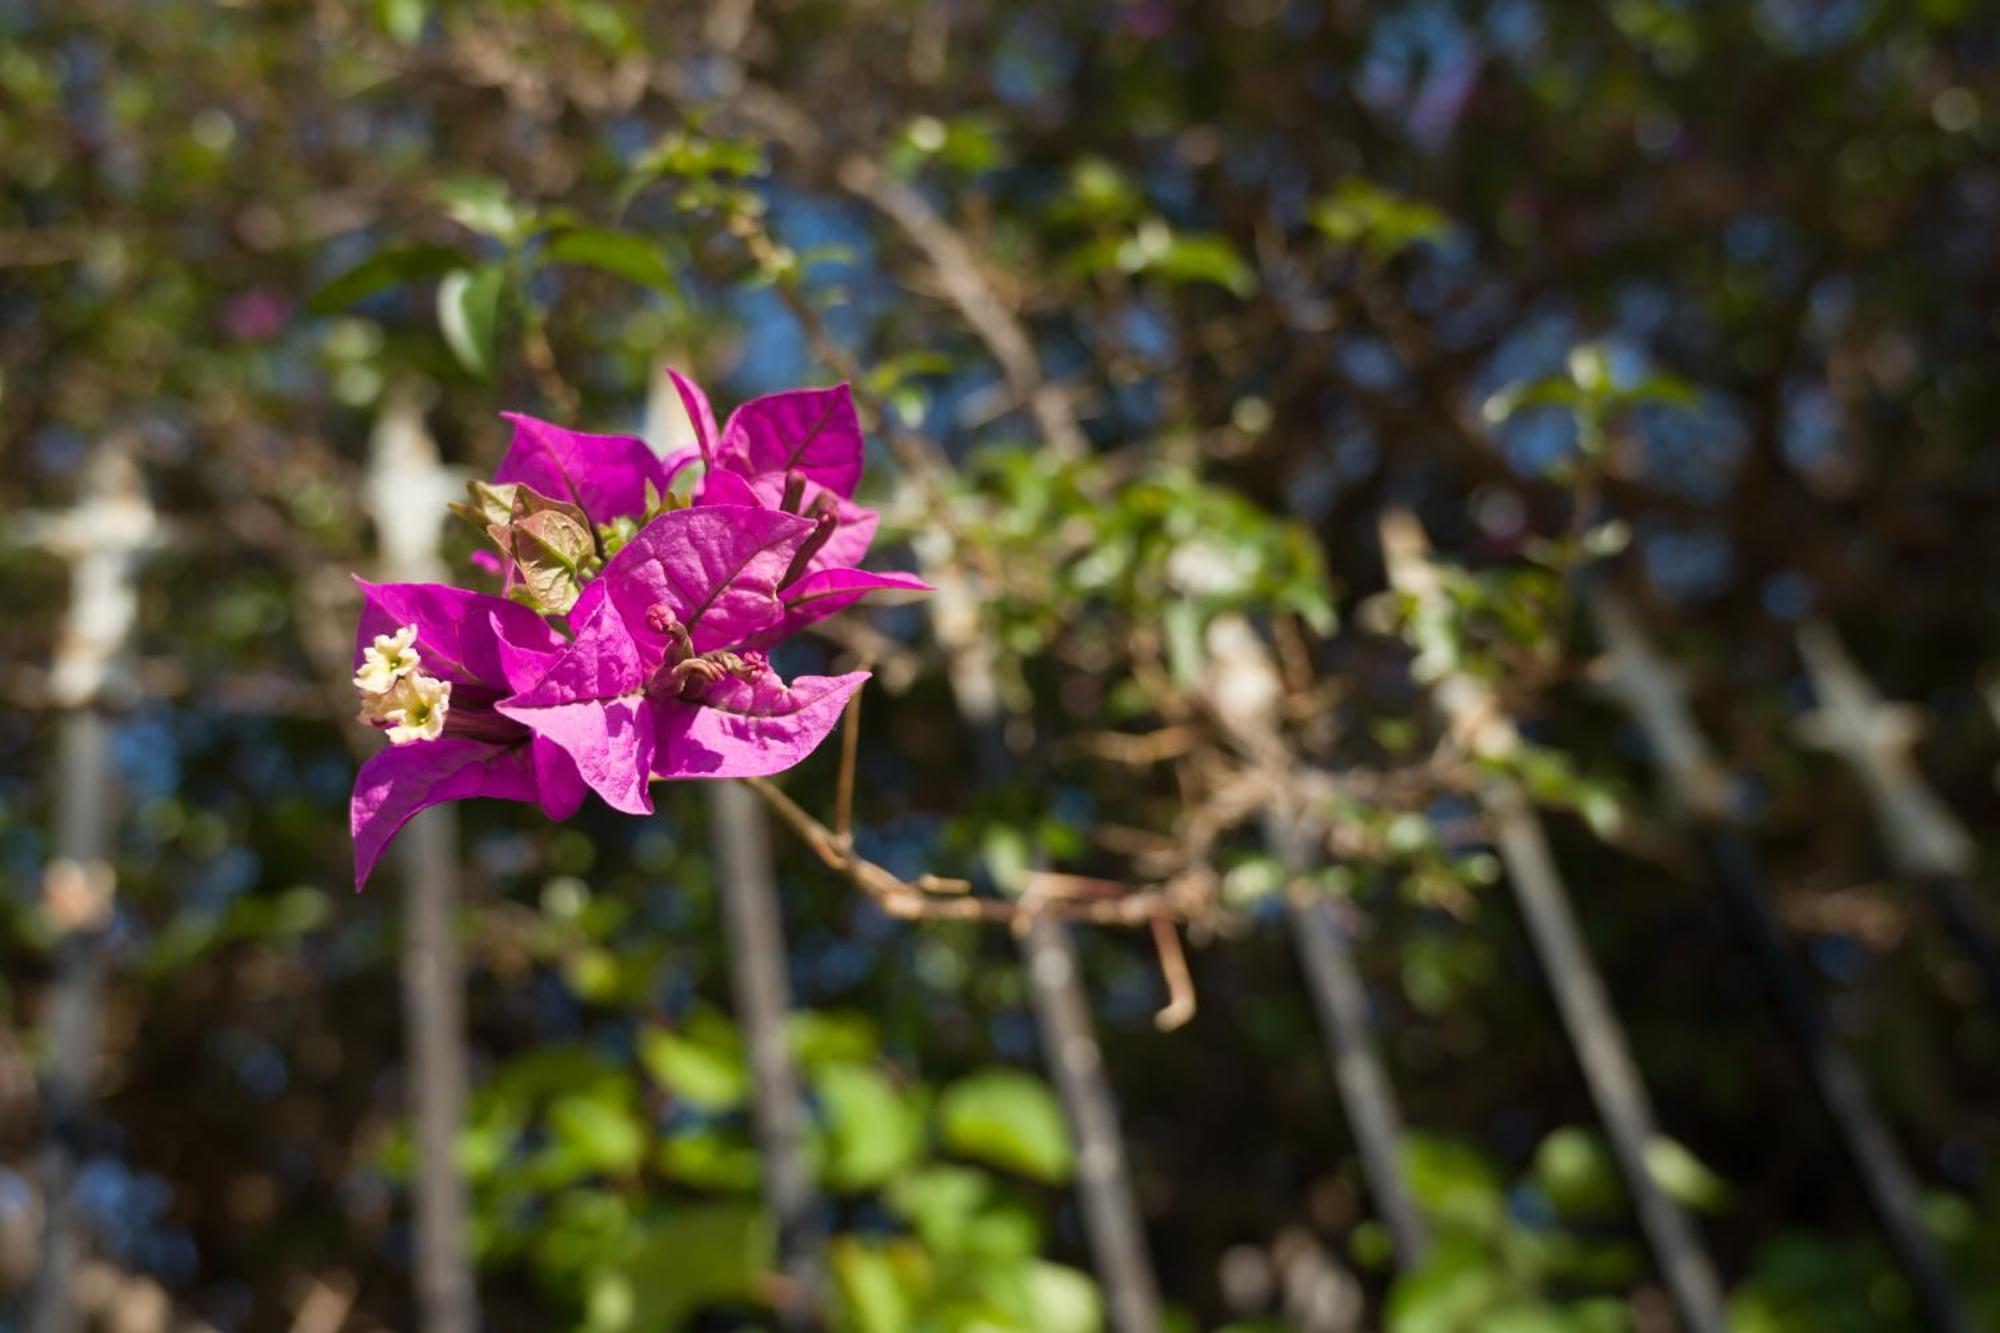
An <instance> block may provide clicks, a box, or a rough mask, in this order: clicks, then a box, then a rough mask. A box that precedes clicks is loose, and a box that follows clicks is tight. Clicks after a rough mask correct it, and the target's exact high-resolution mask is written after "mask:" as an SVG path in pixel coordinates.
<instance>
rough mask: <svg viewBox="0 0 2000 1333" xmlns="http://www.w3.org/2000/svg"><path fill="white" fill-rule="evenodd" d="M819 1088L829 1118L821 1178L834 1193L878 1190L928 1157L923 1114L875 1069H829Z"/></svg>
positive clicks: (848, 1065) (845, 1064) (846, 1065)
mask: <svg viewBox="0 0 2000 1333" xmlns="http://www.w3.org/2000/svg"><path fill="white" fill-rule="evenodd" d="M813 1086H814V1090H815V1091H816V1092H818V1094H819V1100H820V1106H821V1108H822V1110H823V1112H824V1114H825V1118H826V1120H825V1132H826V1138H825V1157H824V1160H823V1162H822V1165H821V1173H822V1175H823V1176H824V1178H825V1180H826V1183H827V1184H828V1185H829V1186H830V1187H832V1188H833V1189H835V1190H838V1191H841V1192H843V1193H853V1192H856V1191H859V1190H867V1189H874V1188H875V1187H876V1186H878V1185H880V1184H882V1183H883V1182H884V1181H886V1180H888V1179H889V1178H890V1177H891V1176H893V1175H895V1174H896V1173H897V1172H898V1171H900V1170H902V1169H903V1168H904V1167H906V1166H908V1165H909V1164H910V1163H911V1162H913V1161H915V1160H916V1158H917V1156H918V1154H919V1153H921V1152H922V1151H923V1146H924V1121H923V1112H922V1110H921V1109H920V1108H919V1107H918V1106H916V1105H915V1104H913V1102H912V1101H911V1099H910V1098H909V1097H907V1096H905V1095H904V1094H903V1092H902V1091H900V1090H899V1089H898V1088H897V1087H896V1086H895V1084H893V1083H891V1082H890V1081H889V1079H888V1078H887V1076H885V1075H884V1074H883V1073H882V1071H881V1070H879V1069H877V1068H875V1067H874V1066H873V1065H867V1064H861V1063H858V1062H852V1061H839V1062H835V1063H830V1064H827V1065H825V1066H824V1067H822V1068H821V1069H820V1070H819V1072H818V1074H817V1076H816V1077H815V1078H814V1080H813Z"/></svg>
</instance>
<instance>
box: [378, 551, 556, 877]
mask: <svg viewBox="0 0 2000 1333" xmlns="http://www.w3.org/2000/svg"><path fill="white" fill-rule="evenodd" d="M355 582H356V583H357V584H358V585H359V586H360V588H361V596H362V606H361V623H360V627H359V630H358V632H357V634H356V637H355V649H354V665H355V667H356V669H357V675H358V674H359V673H360V669H361V668H362V667H363V666H364V662H365V659H366V657H367V655H368V653H369V651H370V650H369V645H370V643H371V642H373V641H374V640H375V639H376V638H377V636H387V635H394V634H396V633H397V632H398V631H400V630H402V629H404V628H405V627H407V626H415V627H416V634H415V636H414V639H413V642H412V643H411V650H412V655H413V656H414V658H415V659H416V660H417V663H418V665H417V666H416V667H415V668H414V670H415V671H420V672H422V673H424V674H425V675H427V676H430V677H434V678H435V679H437V680H439V681H442V682H445V683H446V684H447V685H448V686H449V696H450V702H449V705H448V707H447V708H446V709H445V710H444V716H443V717H442V720H441V727H440V728H439V734H438V735H436V736H435V738H433V739H428V740H412V741H409V742H407V743H401V744H392V745H390V746H389V748H387V749H385V750H383V751H381V752H379V753H378V754H375V755H374V756H372V757H371V758H370V759H369V760H368V761H367V762H366V763H364V764H363V765H362V766H361V772H360V773H359V774H358V775H357V776H356V778H355V782H354V796H353V800H352V802H351V805H350V808H349V824H350V828H351V831H352V833H353V836H354V887H355V888H357V889H359V888H360V887H361V886H362V884H363V883H364V882H365V881H366V880H367V878H368V875H369V872H370V871H371V870H373V869H374V868H375V862H376V861H377V860H378V859H380V857H381V855H382V851H383V849H384V848H385V847H387V846H388V845H389V840H390V839H391V838H393V837H394V836H395V835H396V831H397V830H398V829H400V828H402V826H403V825H404V824H406V823H408V822H409V820H410V818H411V816H413V815H415V814H416V813H417V812H418V811H419V810H423V809H426V808H427V807H429V806H433V805H437V804H439V803H441V802H444V801H463V800H469V799H471V798H473V797H475V796H491V797H496V798H498V799H501V800H507V801H532V802H535V803H537V804H539V805H540V806H541V807H542V810H543V812H544V813H546V814H547V815H548V816H549V818H551V819H567V818H569V817H570V816H571V815H573V814H575V813H576V810H577V807H578V806H579V805H581V804H582V803H583V795H584V783H583V780H582V778H581V777H579V776H578V774H577V769H576V765H575V763H574V762H572V761H571V759H570V757H569V755H568V754H567V753H566V752H565V751H564V750H563V749H562V748H561V747H560V746H557V745H555V744H553V743H552V742H550V741H548V740H545V739H542V738H540V737H537V736H536V735H535V734H534V733H533V732H532V731H530V730H529V729H528V728H527V727H524V726H522V725H521V724H520V723H518V722H514V721H512V720H510V719H508V718H506V717H503V716H502V715H501V714H499V713H498V712H496V711H495V710H494V707H493V705H494V704H495V703H496V702H498V701H499V700H500V699H502V698H504V697H506V696H508V695H511V694H513V693H515V692H516V691H518V690H521V689H524V688H526V687H528V686H530V685H532V684H534V683H535V682H536V681H538V680H540V679H541V677H542V674H543V673H544V672H545V671H547V669H548V668H549V667H550V666H551V665H553V664H554V663H555V661H556V659H557V657H558V656H559V655H560V654H561V652H562V651H563V649H565V648H566V647H567V646H568V645H567V644H566V643H565V641H564V640H563V637H562V636H561V635H560V634H558V633H556V632H555V630H554V629H553V628H552V627H551V626H550V625H549V623H548V622H547V621H546V620H543V619H542V618H541V617H540V616H538V615H536V614H535V613H534V612H533V611H530V610H529V609H528V608H526V607H525V606H519V605H516V604H515V603H513V602H508V601H503V600H501V599H500V598H498V597H488V596H486V595H485V594H483V593H476V592H466V591H464V590H463V589H459V588H448V587H445V586H443V585H441V584H430V583H368V582H365V581H364V580H361V579H356V580H355Z"/></svg>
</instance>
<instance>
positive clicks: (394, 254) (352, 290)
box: [306, 245, 465, 315]
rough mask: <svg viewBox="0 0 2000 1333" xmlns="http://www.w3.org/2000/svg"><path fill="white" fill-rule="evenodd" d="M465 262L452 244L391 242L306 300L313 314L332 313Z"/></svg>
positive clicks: (309, 310)
mask: <svg viewBox="0 0 2000 1333" xmlns="http://www.w3.org/2000/svg"><path fill="white" fill-rule="evenodd" d="M464 262H465V260H464V258H463V257H462V256H461V255H460V254H459V253H458V251H456V250H454V249H452V248H451V247H450V246H445V245H395V246H390V247H388V248H387V249H384V250H378V251H376V252H375V253H374V254H372V255H370V256H369V257H368V258H366V259H364V260H362V261H361V262H360V263H359V264H356V265H355V266H354V267H353V268H351V269H349V270H347V272H345V273H343V274H341V275H340V276H339V277H337V278H335V279H334V280H333V281H332V282H329V283H328V284H326V286H324V287H322V288H320V289H319V290H318V291H317V292H314V293H313V295H312V298H311V299H310V300H309V301H307V302H306V310H307V313H309V314H314V315H329V314H332V313H333V312H334V311H336V310H345V309H346V308H347V307H348V306H351V305H353V304H354V303H355V302H357V301H361V300H365V299H367V298H368V297H370V296H373V295H375V293H377V292H380V291H386V290H388V289H389V288H391V287H395V286H399V285H401V284H403V283H406V282H420V281H422V280H424V279H426V278H435V277H437V276H438V275H439V274H441V273H447V272H449V271H450V270H452V269H453V268H456V267H457V266H459V265H460V264H463V263H464Z"/></svg>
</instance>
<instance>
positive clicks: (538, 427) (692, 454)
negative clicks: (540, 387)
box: [493, 412, 702, 527]
mask: <svg viewBox="0 0 2000 1333" xmlns="http://www.w3.org/2000/svg"><path fill="white" fill-rule="evenodd" d="M502 415H503V416H505V417H506V418H507V420H509V421H511V422H513V423H514V439H513V441H512V442H511V443H510V444H509V445H508V446H507V453H506V456H505V457H503V458H502V459H501V460H500V467H499V470H498V471H496V472H495V473H494V474H493V480H494V482H495V483H496V484H498V485H506V484H508V483H520V484H522V485H525V486H528V487H531V488H532V489H534V490H536V491H538V492H540V493H541V494H543V495H545V496H547V497H549V498H550V499H552V500H560V501H563V502H564V503H567V504H573V505H575V506H576V507H577V508H578V509H581V510H582V511H583V512H584V514H585V516H586V517H588V518H589V520H590V521H591V522H592V523H593V524H595V525H597V526H598V527H608V526H610V525H612V524H615V523H616V522H617V521H618V520H619V519H621V518H634V519H636V518H638V517H639V516H641V515H643V514H644V513H645V512H646V509H647V504H648V494H647V490H648V488H649V487H650V488H651V491H652V494H653V495H654V496H660V495H665V494H666V493H667V490H668V488H669V487H671V486H672V485H673V481H674V477H675V476H676V475H677V474H678V473H679V472H680V470H681V469H682V468H684V467H686V466H687V465H688V464H690V463H692V462H694V461H695V459H696V458H698V457H701V456H702V455H700V454H699V453H698V452H697V451H695V450H692V449H682V450H679V451H677V452H675V453H673V454H670V455H668V456H667V457H665V458H661V457H660V456H659V455H658V454H655V453H654V452H653V450H652V449H651V447H650V446H648V445H647V443H646V442H645V441H644V440H641V439H638V438H636V437H634V436H631V435H590V434H586V433H584V432H583V431H575V430H566V429H564V428H563V427H561V426H557V425H553V424H551V423H550V422H547V421H538V420H536V419H535V418H534V417H531V416H526V415H523V414H522V413H519V412H506V413H503V414H502Z"/></svg>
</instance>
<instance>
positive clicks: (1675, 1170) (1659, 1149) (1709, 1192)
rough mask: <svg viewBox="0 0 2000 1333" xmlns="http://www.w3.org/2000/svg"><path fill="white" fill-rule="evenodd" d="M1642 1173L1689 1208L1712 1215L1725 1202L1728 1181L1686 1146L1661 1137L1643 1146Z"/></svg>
mask: <svg viewBox="0 0 2000 1333" xmlns="http://www.w3.org/2000/svg"><path fill="white" fill-rule="evenodd" d="M1646 1174H1648V1175H1650V1176H1651V1177H1652V1178H1653V1183H1654V1184H1656V1185H1658V1186H1659V1187H1660V1188H1661V1189H1663V1190H1665V1191H1666V1192H1667V1193H1668V1194H1669V1195H1670V1196H1672V1197H1673V1198H1675V1199H1678V1200H1680V1201H1681V1202H1682V1203H1684V1204H1686V1205H1687V1206H1688V1207H1690V1208H1699V1209H1701V1210H1702V1211H1704V1212H1716V1211H1718V1210H1719V1209H1721V1208H1723V1207H1725V1206H1726V1205H1727V1204H1728V1203H1729V1195H1730V1190H1729V1182H1728V1181H1726V1180H1724V1179H1723V1178H1722V1177H1721V1176H1719V1175H1717V1174H1715V1172H1713V1171H1711V1170H1710V1169H1709V1168H1708V1167H1707V1166H1706V1165H1704V1164H1703V1163H1702V1160H1701V1159H1700V1158H1699V1157H1696V1156H1695V1155H1694V1154H1693V1153H1692V1152H1689V1151H1688V1149H1687V1147H1686V1146H1685V1145H1684V1144H1682V1143H1679V1142H1678V1141H1676V1140H1674V1139H1670V1138H1668V1137H1667V1136H1666V1135H1664V1134H1656V1135H1654V1136H1653V1139H1652V1142H1650V1143H1648V1144H1647V1145H1646Z"/></svg>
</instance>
